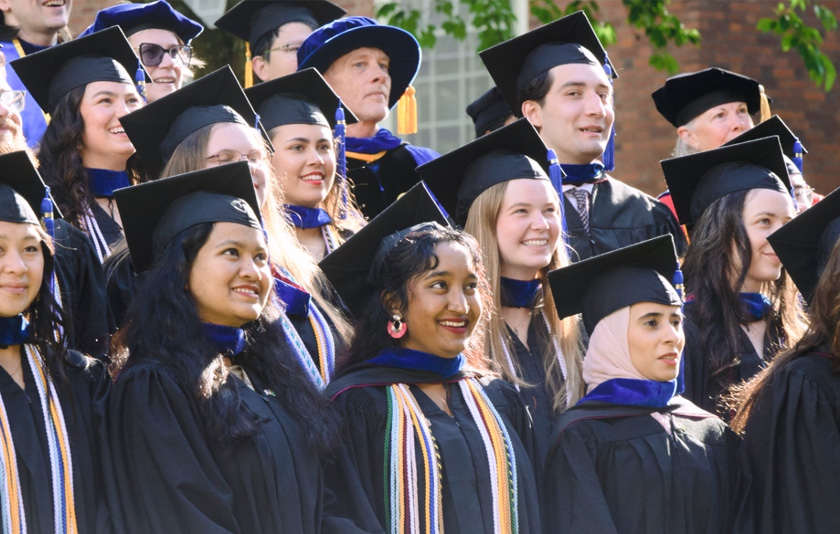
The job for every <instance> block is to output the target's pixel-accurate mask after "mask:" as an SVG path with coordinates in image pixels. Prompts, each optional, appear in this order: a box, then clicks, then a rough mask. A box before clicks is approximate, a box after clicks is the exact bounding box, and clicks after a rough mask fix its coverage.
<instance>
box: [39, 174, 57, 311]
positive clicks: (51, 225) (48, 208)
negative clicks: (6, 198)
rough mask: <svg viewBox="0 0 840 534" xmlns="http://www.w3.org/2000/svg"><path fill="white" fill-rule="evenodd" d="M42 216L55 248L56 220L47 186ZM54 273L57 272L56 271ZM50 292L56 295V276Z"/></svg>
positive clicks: (52, 281) (42, 205)
mask: <svg viewBox="0 0 840 534" xmlns="http://www.w3.org/2000/svg"><path fill="white" fill-rule="evenodd" d="M41 214H42V215H41V216H42V217H43V221H44V231H45V232H47V235H48V236H50V241H52V245H53V248H55V219H54V218H53V203H52V199H51V198H50V188H49V186H47V190H46V192H45V193H44V199H43V200H42V201H41ZM53 272H55V269H54V270H53ZM50 292H51V293H52V294H53V295H55V294H56V285H55V277H54V276H53V277H52V278H51V279H50Z"/></svg>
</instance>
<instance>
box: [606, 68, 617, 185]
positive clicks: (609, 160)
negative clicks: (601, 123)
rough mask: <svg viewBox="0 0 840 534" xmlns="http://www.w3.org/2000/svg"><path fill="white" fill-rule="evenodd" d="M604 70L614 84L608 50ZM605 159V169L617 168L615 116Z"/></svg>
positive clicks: (612, 169) (608, 170)
mask: <svg viewBox="0 0 840 534" xmlns="http://www.w3.org/2000/svg"><path fill="white" fill-rule="evenodd" d="M604 72H605V73H606V75H607V79H608V80H609V81H610V86H612V84H613V81H612V80H613V78H612V75H613V72H612V67H610V58H609V56H608V55H607V53H606V52H604ZM613 106H615V93H613ZM603 160H604V170H605V171H607V172H610V171H614V170H615V118H613V125H612V127H611V128H610V138H609V140H607V147H606V148H605V149H604V157H603Z"/></svg>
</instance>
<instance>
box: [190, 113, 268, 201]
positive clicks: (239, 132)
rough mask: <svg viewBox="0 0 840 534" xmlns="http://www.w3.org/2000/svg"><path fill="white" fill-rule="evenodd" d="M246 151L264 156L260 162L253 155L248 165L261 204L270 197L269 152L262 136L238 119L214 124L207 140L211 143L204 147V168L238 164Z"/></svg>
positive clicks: (255, 155)
mask: <svg viewBox="0 0 840 534" xmlns="http://www.w3.org/2000/svg"><path fill="white" fill-rule="evenodd" d="M243 154H253V155H254V157H255V159H258V158H257V155H258V154H259V155H261V156H263V158H262V159H260V160H259V162H258V163H252V162H251V160H250V158H249V159H248V160H247V161H248V167H249V168H250V169H251V178H252V179H253V182H254V190H255V191H256V193H257V202H258V203H259V205H260V206H263V205H264V204H265V201H266V199H267V198H268V191H267V183H268V175H269V171H268V165H269V162H268V153H267V152H266V150H265V146H264V144H263V143H262V139H261V138H260V137H259V136H258V135H256V134H255V133H254V131H249V128H248V127H246V126H244V125H242V124H238V123H235V122H220V123H218V124H215V125H213V128H212V130H210V137H209V138H208V139H207V146H206V147H205V148H204V168H205V169H209V168H210V167H213V166H215V165H224V164H226V163H235V162H237V161H242V160H243V159H244V158H245V156H243Z"/></svg>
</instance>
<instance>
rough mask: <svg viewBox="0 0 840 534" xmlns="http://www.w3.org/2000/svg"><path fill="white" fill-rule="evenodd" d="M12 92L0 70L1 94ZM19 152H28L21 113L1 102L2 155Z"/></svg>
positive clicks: (0, 152) (0, 138) (0, 136)
mask: <svg viewBox="0 0 840 534" xmlns="http://www.w3.org/2000/svg"><path fill="white" fill-rule="evenodd" d="M11 90H12V88H11V86H9V82H8V81H6V75H5V72H4V69H0V94H2V93H8V92H10V91H11ZM18 150H26V139H25V138H24V137H23V120H22V119H21V117H20V112H18V111H14V110H13V109H12V108H9V107H7V106H4V105H3V104H2V102H0V154H8V153H10V152H16V151H18Z"/></svg>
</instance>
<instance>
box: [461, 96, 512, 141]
mask: <svg viewBox="0 0 840 534" xmlns="http://www.w3.org/2000/svg"><path fill="white" fill-rule="evenodd" d="M467 115H469V116H470V118H471V119H472V121H473V124H475V136H476V137H477V138H478V137H481V136H482V135H484V132H486V131H487V130H489V129H490V125H491V124H493V123H494V122H496V121H498V120H499V119H506V118H508V117H510V116H511V115H513V113H512V112H511V111H510V107H509V106H508V105H507V102H505V98H504V97H503V96H502V93H500V92H499V88H498V87H491V88H490V89H488V90H487V91H486V92H485V93H484V94H483V95H481V96H480V97H478V98H476V99H475V100H473V101H472V102H470V104H469V105H468V106H467Z"/></svg>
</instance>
